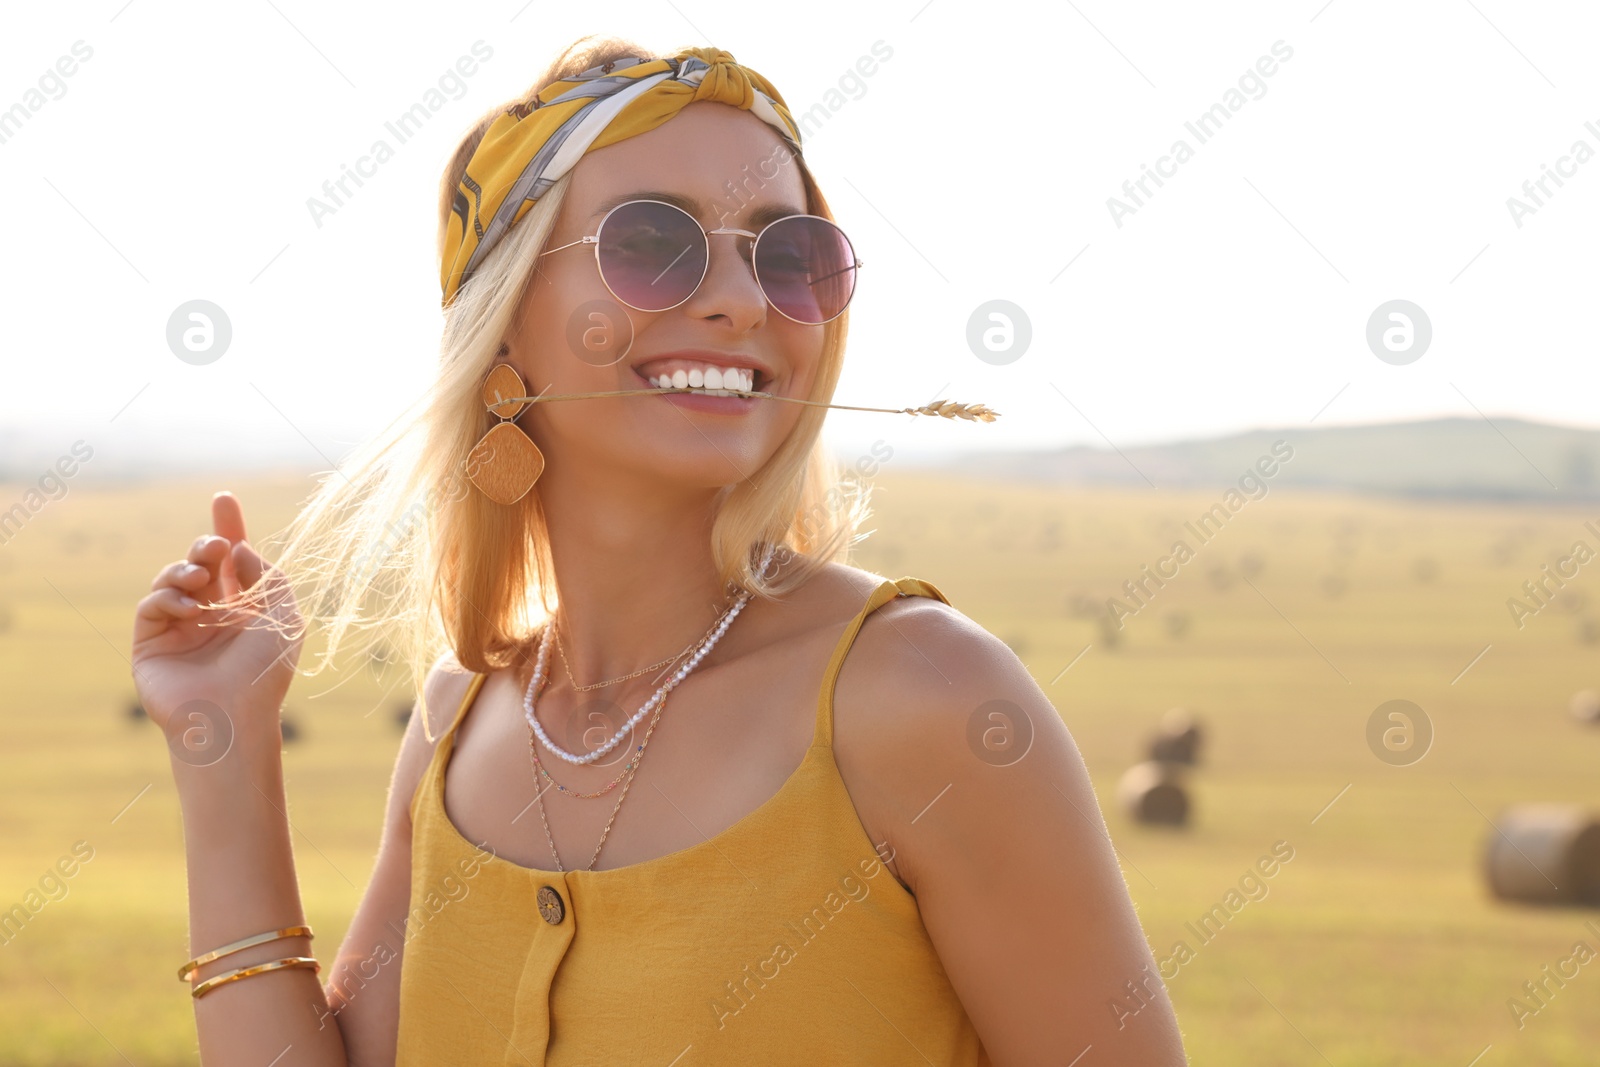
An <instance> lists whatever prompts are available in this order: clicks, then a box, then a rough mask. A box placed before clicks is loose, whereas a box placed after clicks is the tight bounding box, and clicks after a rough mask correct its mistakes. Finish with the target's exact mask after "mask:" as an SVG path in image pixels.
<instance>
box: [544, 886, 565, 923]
mask: <svg viewBox="0 0 1600 1067" xmlns="http://www.w3.org/2000/svg"><path fill="white" fill-rule="evenodd" d="M538 898H539V914H540V915H543V916H544V921H545V922H547V923H549V924H550V925H551V926H560V925H561V917H562V916H563V915H565V914H566V913H567V909H566V907H565V906H564V905H563V904H562V903H561V894H560V893H557V892H556V891H555V890H554V889H552V888H551V887H550V886H547V885H542V886H540V887H539V894H538Z"/></svg>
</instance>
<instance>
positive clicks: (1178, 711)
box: [1150, 708, 1204, 766]
mask: <svg viewBox="0 0 1600 1067" xmlns="http://www.w3.org/2000/svg"><path fill="white" fill-rule="evenodd" d="M1203 736H1204V731H1203V730H1202V729H1201V727H1200V724H1199V722H1197V721H1196V720H1195V717H1194V716H1193V715H1191V714H1189V711H1188V709H1187V708H1172V709H1171V710H1169V711H1168V712H1167V713H1166V715H1164V716H1162V719H1161V726H1160V728H1159V729H1158V730H1157V731H1156V733H1155V736H1153V737H1151V738H1150V758H1151V759H1152V760H1157V761H1160V762H1163V763H1182V764H1184V765H1186V766H1193V765H1194V764H1196V763H1198V762H1199V761H1200V742H1201V740H1202V738H1203Z"/></svg>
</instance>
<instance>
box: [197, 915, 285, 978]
mask: <svg viewBox="0 0 1600 1067" xmlns="http://www.w3.org/2000/svg"><path fill="white" fill-rule="evenodd" d="M302 935H304V936H305V937H308V938H310V937H314V936H316V935H314V934H313V933H312V932H311V927H309V926H285V927H284V928H283V929H282V930H268V931H267V932H266V933H264V934H252V935H250V936H249V937H241V938H240V939H239V940H237V941H233V942H230V943H229V944H226V945H223V946H222V947H221V948H214V949H212V950H211V951H210V952H207V953H204V954H203V955H199V956H196V957H195V958H194V959H192V960H190V961H189V962H188V963H185V964H184V965H183V966H182V967H179V968H178V980H179V981H182V980H183V979H185V978H188V977H189V972H191V971H193V970H194V969H195V968H196V967H199V966H201V965H202V964H206V963H210V962H211V961H212V960H216V959H221V958H222V957H223V956H226V955H228V954H229V953H230V952H238V951H239V950H240V949H242V948H250V947H251V946H253V945H265V944H266V943H267V942H268V941H277V940H279V939H280V938H285V937H300V936H302Z"/></svg>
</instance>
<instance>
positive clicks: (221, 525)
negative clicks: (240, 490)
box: [211, 489, 248, 545]
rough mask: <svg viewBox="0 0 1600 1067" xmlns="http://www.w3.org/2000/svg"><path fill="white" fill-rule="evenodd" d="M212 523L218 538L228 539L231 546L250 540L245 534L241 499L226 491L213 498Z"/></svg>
mask: <svg viewBox="0 0 1600 1067" xmlns="http://www.w3.org/2000/svg"><path fill="white" fill-rule="evenodd" d="M211 523H212V525H213V527H215V530H216V534H217V536H218V537H226V538H227V539H228V541H229V542H230V543H231V544H235V545H236V544H238V543H239V542H240V541H245V540H248V538H247V537H246V535H245V532H244V509H243V508H242V507H240V506H239V498H238V497H236V496H234V495H233V494H232V493H230V492H229V491H228V490H226V489H224V490H222V491H221V492H219V493H217V494H216V495H215V496H213V497H212V498H211Z"/></svg>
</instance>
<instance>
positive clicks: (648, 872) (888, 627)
mask: <svg viewBox="0 0 1600 1067" xmlns="http://www.w3.org/2000/svg"><path fill="white" fill-rule="evenodd" d="M798 139H799V133H798V130H797V129H796V128H795V125H794V122H793V119H792V117H791V116H790V114H789V112H788V109H787V106H786V104H785V103H784V101H783V98H782V97H781V96H780V95H779V94H778V93H777V90H776V89H775V88H773V87H772V86H771V85H770V83H768V82H767V81H766V80H765V79H764V78H762V77H761V76H760V75H759V74H757V73H755V72H754V71H751V70H749V68H746V67H743V66H740V65H739V64H737V63H735V62H734V61H733V58H732V57H731V56H729V55H728V54H727V53H725V52H720V51H717V50H714V49H690V50H687V51H683V52H679V53H677V54H676V55H674V56H671V57H649V56H648V55H647V54H646V53H645V51H644V50H643V49H640V48H639V47H638V46H636V45H632V44H630V43H628V42H622V41H614V40H604V41H600V42H599V43H589V44H587V45H585V42H580V43H579V45H575V46H574V47H573V48H570V49H568V51H567V52H566V53H565V54H564V55H563V56H562V57H561V58H560V59H558V60H557V62H556V63H555V64H554V65H553V66H552V68H551V70H550V71H549V72H547V73H546V75H545V76H544V77H542V78H540V79H539V80H538V81H537V82H536V83H535V88H534V89H533V90H531V91H530V92H529V94H528V95H527V96H525V97H523V98H522V99H520V100H518V101H515V102H513V103H511V104H507V105H505V106H503V107H499V108H495V109H492V110H491V111H490V112H489V113H488V114H487V115H486V116H485V117H484V118H483V119H482V120H481V121H480V122H479V123H478V124H477V125H476V126H475V128H474V129H473V130H472V132H471V133H469V135H468V136H467V137H466V138H465V139H464V140H463V142H462V144H461V146H460V147H459V149H458V150H457V152H456V155H455V158H454V159H453V160H452V163H451V165H450V167H449V168H448V170H447V172H446V174H445V177H444V180H443V183H442V191H443V196H442V198H441V201H442V202H441V218H442V222H441V234H440V251H441V260H442V271H441V273H442V277H443V287H444V302H445V314H446V325H445V343H444V360H443V365H442V368H441V376H440V380H439V382H438V385H437V388H436V390H435V395H434V396H433V397H431V398H430V399H429V402H428V406H427V407H426V408H425V410H424V411H423V413H422V414H421V415H420V416H419V417H418V418H417V419H415V420H409V421H406V422H404V423H402V424H398V425H399V428H398V429H394V428H391V431H389V432H387V433H386V434H385V435H383V436H382V437H380V439H379V440H378V441H377V442H375V443H374V444H373V445H371V446H369V447H368V448H367V450H366V451H364V452H363V453H360V454H358V455H357V456H356V457H355V459H354V460H353V461H352V462H351V463H350V464H349V466H348V469H347V472H345V473H343V474H341V480H340V481H337V482H335V481H333V480H331V479H330V480H329V482H327V483H326V484H325V485H324V487H323V489H322V491H321V495H320V496H319V498H318V499H317V500H316V501H314V502H313V503H312V504H311V505H310V506H309V507H307V508H306V509H305V511H304V512H302V514H301V516H300V518H299V519H297V520H296V523H295V526H294V527H293V535H294V536H293V539H292V541H291V543H290V545H289V547H288V549H287V550H286V552H285V553H284V554H283V555H282V556H281V557H280V560H279V564H278V566H276V567H274V566H269V565H268V564H266V562H265V561H264V559H263V558H262V556H261V555H260V554H258V553H257V552H256V551H255V549H254V548H252V547H251V546H250V544H249V543H248V541H247V540H246V532H245V526H244V520H243V515H242V511H241V508H240V506H239V503H238V501H237V500H236V499H234V498H233V497H232V496H231V495H230V494H227V493H219V494H218V495H217V497H216V499H215V500H214V502H213V512H214V519H215V534H214V535H211V536H206V537H201V538H199V539H197V540H196V541H195V543H194V544H193V546H192V547H191V548H190V551H189V553H188V557H187V559H186V560H181V561H178V562H176V563H174V564H172V565H171V566H169V567H168V568H166V569H165V570H163V571H162V572H161V573H160V574H159V575H158V576H157V577H156V580H155V582H154V583H153V592H152V593H151V594H150V595H149V596H148V597H146V598H145V599H144V600H143V601H141V603H140V607H139V613H138V619H137V622H136V627H135V643H134V649H135V667H134V673H135V676H136V678H137V681H138V685H139V692H140V695H141V698H142V699H143V700H144V703H145V706H146V708H147V709H148V710H149V712H150V715H151V717H152V719H154V720H156V721H157V722H158V723H160V724H162V725H163V727H164V728H165V729H166V731H167V733H168V737H169V742H170V745H171V748H172V752H173V760H172V765H173V771H174V775H175V777H176V779H177V785H178V790H179V794H180V796H181V798H182V806H183V813H184V827H185V837H186V849H187V856H188V864H189V881H190V909H191V924H190V944H191V946H192V948H193V949H194V950H195V951H196V952H197V953H203V954H200V955H197V956H196V957H195V959H194V960H191V961H190V964H189V965H187V966H186V977H187V979H188V980H189V981H190V982H191V983H194V985H193V987H192V992H193V993H195V994H196V999H195V1013H196V1021H197V1027H198V1030H199V1036H200V1048H201V1051H202V1055H203V1058H204V1061H205V1062H206V1063H207V1064H208V1065H215V1064H232V1063H247V1062H248V1063H251V1064H255V1065H259V1064H261V1063H265V1062H271V1061H273V1058H274V1057H275V1056H278V1055H280V1054H283V1055H286V1056H287V1059H286V1060H285V1061H284V1062H293V1063H297V1064H299V1063H329V1064H339V1063H347V1062H348V1063H361V1064H376V1063H391V1062H393V1063H401V1064H422V1063H428V1064H437V1063H474V1064H476V1063H484V1062H496V1063H500V1062H504V1063H508V1064H510V1063H529V1064H546V1063H548V1064H573V1063H596V1062H602V1063H630V1064H632V1063H662V1064H667V1063H682V1064H690V1063H739V1064H743V1063H749V1062H762V1063H791V1062H792V1063H807V1064H811V1063H824V1062H825V1063H835V1064H837V1063H862V1064H866V1063H872V1064H884V1063H950V1064H984V1063H993V1064H1004V1065H1022V1064H1044V1063H1050V1064H1065V1063H1069V1062H1080V1061H1079V1060H1075V1059H1074V1057H1082V1059H1081V1062H1082V1063H1084V1064H1086V1065H1090V1064H1094V1065H1098V1064H1113V1063H1115V1064H1135V1063H1137V1064H1142V1065H1150V1064H1160V1065H1165V1064H1180V1063H1183V1062H1185V1061H1184V1059H1183V1053H1182V1049H1181V1044H1180V1041H1179V1037H1178V1030H1177V1024H1176V1020H1175V1018H1174V1016H1173V1013H1172V1010H1171V1007H1170V1004H1169V1003H1168V1002H1167V1000H1166V999H1165V996H1164V994H1163V991H1162V989H1161V984H1160V982H1159V980H1158V979H1157V978H1156V977H1155V973H1154V967H1153V958H1152V956H1151V954H1150V952H1149V950H1148V948H1147V947H1146V945H1145V943H1144V940H1143V937H1142V936H1141V932H1140V929H1139V926H1138V923H1137V920H1136V918H1135V915H1134V912H1133V907H1132V904H1131V901H1130V899H1129V897H1128V893H1127V889H1126V886H1125V885H1124V883H1123V881H1122V878H1121V875H1120V872H1119V870H1118V868H1117V865H1116V862H1115V858H1114V856H1113V852H1112V849H1111V845H1110V841H1109V838H1108V837H1107V836H1106V833H1105V829H1104V823H1103V821H1102V819H1101V816H1100V813H1099V810H1098V807H1097V804H1096V800H1095V796H1094V794H1093V792H1092V790H1091V788H1090V784H1089V781H1088V776H1087V774H1086V772H1085V769H1084V766H1083V763H1082V760H1081V758H1080V757H1079V755H1078V753H1077V750H1076V748H1075V746H1074V744H1073V742H1072V739H1071V737H1070V736H1069V735H1068V733H1067V730H1066V729H1065V727H1064V726H1063V724H1062V722H1061V720H1060V718H1059V716H1058V715H1057V714H1056V712H1055V710H1054V709H1053V708H1052V707H1051V705H1050V704H1049V702H1048V701H1047V700H1046V699H1045V697H1044V695H1043V694H1042V693H1041V692H1040V691H1039V689H1038V687H1037V685H1035V683H1034V682H1033V680H1032V679H1031V677H1030V676H1029V675H1028V673H1027V671H1026V670H1025V669H1024V668H1023V666H1022V665H1021V664H1020V663H1019V662H1018V661H1017V659H1016V657H1015V656H1014V655H1012V654H1011V652H1010V651H1009V649H1007V648H1006V647H1005V645H1004V644H1003V643H1001V642H1000V641H998V640H996V639H995V638H994V637H992V636H991V635H990V634H988V633H987V632H985V631H984V630H983V629H982V628H981V627H979V626H978V625H976V624H975V623H973V622H972V621H971V620H969V619H967V618H966V617H965V616H964V615H962V614H961V613H960V612H959V611H957V610H955V609H954V608H953V607H951V606H949V604H948V602H947V601H946V600H945V598H944V596H943V594H942V593H940V592H939V590H938V589H937V588H936V587H934V586H933V585H931V584H929V583H927V582H923V581H920V580H918V579H914V578H902V579H900V580H898V581H896V582H890V581H885V580H884V579H882V578H880V577H878V576H876V575H873V574H869V573H867V572H865V571H861V570H859V569H857V568H854V567H851V566H848V565H846V564H845V563H844V562H842V558H843V556H844V555H845V554H846V553H847V551H848V547H849V544H850V541H851V538H852V537H853V535H854V531H855V530H856V528H857V526H858V525H859V523H860V521H861V520H862V518H863V517H864V516H865V514H866V511H865V506H864V503H863V501H862V500H861V499H860V498H850V497H848V496H846V495H842V494H840V492H839V491H838V485H837V483H836V482H835V480H834V475H833V471H832V467H831V465H830V463H829V461H828V460H827V459H826V454H825V453H824V452H823V451H822V450H821V446H820V441H819V433H820V429H821V420H822V416H823V414H824V413H825V405H826V403H827V402H828V401H829V400H830V399H831V397H832V393H833V390H834V386H835V383H836V382H837V381H838V377H839V373H840V367H841V361H842V353H843V342H844V335H845V324H846V321H847V317H846V315H845V314H844V311H845V305H847V304H848V302H849V299H850V296H851V295H852V292H853V282H854V276H855V268H856V266H858V265H859V264H858V261H857V260H856V259H855V255H854V250H853V248H852V247H851V246H850V245H849V243H848V238H845V237H843V234H842V231H839V230H838V229H837V227H836V226H835V225H834V224H833V223H832V221H831V214H830V213H829V211H828V208H827V204H826V201H825V200H824V199H823V197H822V195H821V193H820V191H819V190H818V189H817V187H816V185H815V183H814V181H813V180H812V178H811V176H810V174H809V172H808V171H807V170H806V168H805V165H804V162H803V160H802V159H801V157H800V156H799V154H798ZM769 226H770V227H771V228H770V229H768V227H769ZM701 231H705V233H706V236H704V237H702V236H701V235H700V233H701ZM585 238H588V239H589V240H588V241H586V240H585ZM591 244H597V245H598V252H596V253H595V254H590V251H589V247H590V245H591ZM673 249H676V251H673ZM664 250H665V251H664ZM669 253H670V254H669ZM685 257H686V258H685ZM825 268H832V269H825ZM506 368H509V369H506ZM512 372H515V376H514V377H511V376H510V375H512ZM522 383H527V384H526V385H523V384H522ZM663 389H670V390H674V391H671V392H663V393H662V395H659V396H657V395H650V393H649V392H644V390H655V391H661V390H663ZM707 390H709V391H711V392H714V393H720V394H729V395H718V396H715V397H712V396H695V395H693V394H694V393H695V392H696V391H702V392H703V391H707ZM635 391H639V392H635ZM608 392H610V393H620V394H622V395H617V396H602V397H597V398H593V399H583V400H582V402H571V403H528V402H526V401H516V400H515V398H516V397H524V398H531V397H536V396H537V397H541V398H543V397H545V396H547V395H548V396H566V395H571V394H586V393H608ZM739 394H756V395H754V396H749V395H739ZM777 397H784V398H791V399H802V400H804V399H809V400H811V401H813V404H810V405H808V404H797V403H786V402H782V401H779V400H776V399H772V398H777ZM508 400H510V401H511V402H507V401H508ZM486 407H487V408H488V409H489V410H488V411H487V412H486V410H485V409H486ZM501 420H504V421H501ZM486 431H488V432H486ZM524 434H525V435H526V436H525V437H524V436H522V435H524ZM419 491H420V492H422V493H423V494H424V502H423V503H422V504H420V505H419V504H416V503H413V502H412V501H413V499H414V496H415V494H416V493H417V492H419ZM419 509H420V511H421V515H420V516H419V515H418V511H419ZM290 576H294V577H295V578H297V579H300V580H301V581H303V582H304V583H306V584H307V585H308V586H309V587H310V589H311V590H312V593H313V595H312V596H311V597H309V598H308V600H307V602H308V604H310V605H311V606H312V607H314V608H315V609H316V613H315V614H316V617H318V618H326V619H327V620H329V622H330V634H331V637H330V647H329V650H328V652H327V653H326V657H331V656H332V654H333V651H334V649H335V648H336V647H337V644H338V638H339V635H340V634H341V633H343V632H344V631H345V630H346V629H348V628H349V627H351V626H353V625H355V623H356V622H357V619H358V616H359V617H360V618H362V619H367V620H370V619H372V618H373V617H374V613H373V612H371V611H365V612H363V611H361V610H359V609H362V608H363V607H370V606H372V605H374V604H375V605H376V608H377V611H376V618H377V619H378V621H379V622H380V623H383V624H385V628H384V629H383V632H384V633H385V635H386V637H387V638H388V639H389V640H390V643H391V644H393V645H396V646H398V647H400V648H401V649H402V650H403V651H406V652H410V653H411V654H412V655H411V662H412V663H413V666H414V667H415V668H416V669H417V674H418V681H419V685H418V691H419V692H420V693H421V699H420V700H419V702H418V704H417V707H416V709H415V711H414V713H413V715H412V718H411V722H410V725H409V727H408V729H407V731H406V734H405V738H404V740H403V742H402V743H401V747H400V753H399V756H398V760H397V762H396V766H395V772H394V778H393V783H392V786H391V790H390V794H389V802H388V810H387V815H386V821H385V824H384V827H383V833H382V843H381V846H380V850H379V854H378V859H377V863H376V866H375V869H374V871H373V874H372V878H371V882H370V884H369V885H368V887H367V890H366V893H365V895H364V897H363V899H362V901H361V903H360V906H359V908H358V910H357V913H356V915H355V917H354V919H353V921H352V923H351V926H350V929H349V931H348V933H347V935H346V937H345V940H344V943H343V945H342V946H341V948H340V950H339V952H338V955H337V957H336V958H335V959H333V960H332V961H331V963H330V965H329V967H328V972H329V973H328V975H327V982H326V984H325V985H322V984H319V981H318V979H317V978H316V977H314V976H316V975H317V974H318V973H319V965H318V964H317V963H316V960H315V957H314V956H313V955H312V953H311V940H310V932H309V931H308V929H307V927H306V926H305V924H304V913H303V911H302V908H301V902H300V898H299V892H298V887H297V883H296V878H295V873H294V865H293V857H292V852H291V847H290V839H291V838H290V825H289V822H288V818H287V816H286V814H285V811H286V808H287V805H286V801H285V797H284V789H283V779H282V764H281V758H280V754H281V744H280V738H279V729H278V707H279V704H280V702H281V701H282V698H283V696H284V693H285V692H286V690H287V688H288V685H289V683H290V681H291V680H292V676H293V674H294V668H295V663H296V662H297V657H298V653H299V649H300V642H301V639H302V635H303V632H304V630H305V622H304V617H303V616H302V615H301V613H300V611H299V608H298V601H297V600H296V598H295V597H294V595H293V594H292V593H291V592H290V591H289V577H290ZM535 593H536V594H537V602H538V607H537V608H535V606H534V597H533V594H535ZM329 608H331V610H324V609H329ZM208 613H209V614H214V615H215V618H214V619H213V620H211V621H210V622H209V623H207V624H205V625H202V621H201V620H202V618H203V616H204V615H206V614H208ZM258 621H263V622H264V623H265V625H260V624H258ZM441 649H444V650H446V651H444V652H443V654H439V653H440V650H441ZM674 653H676V655H674ZM326 657H325V659H326ZM662 657H666V658H662ZM429 662H431V663H432V664H433V666H432V669H431V670H428V671H426V673H425V676H423V669H422V668H421V667H420V665H421V664H424V663H429ZM592 694H598V695H592ZM669 699H670V708H669V707H668V702H669ZM469 713H470V714H469ZM658 726H659V727H660V729H659V730H657V727H658ZM196 737H199V738H200V741H199V742H198V743H197V742H196V741H195V738H196ZM219 738H221V739H222V740H226V744H225V745H224V744H222V740H219ZM219 752H220V753H221V754H220V755H219V754H218V753H219ZM647 755H648V760H646V758H645V757H646V756H647ZM635 778H638V779H639V780H638V781H637V782H635ZM624 801H625V802H626V805H625V807H626V810H623V807H624V804H623V802H624ZM619 815H620V818H619ZM535 816H537V822H538V825H535ZM291 1050H292V1051H291Z"/></svg>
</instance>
